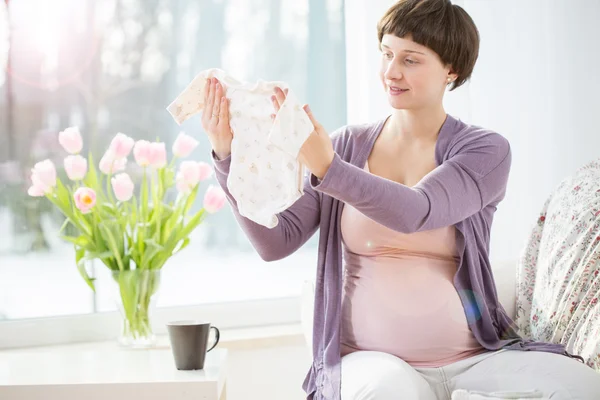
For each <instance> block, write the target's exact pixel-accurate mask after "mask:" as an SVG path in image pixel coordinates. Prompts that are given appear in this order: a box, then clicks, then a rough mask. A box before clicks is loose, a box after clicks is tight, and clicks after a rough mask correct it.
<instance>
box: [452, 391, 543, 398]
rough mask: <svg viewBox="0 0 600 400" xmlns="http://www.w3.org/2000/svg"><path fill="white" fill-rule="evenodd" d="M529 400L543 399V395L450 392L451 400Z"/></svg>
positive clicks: (530, 392)
mask: <svg viewBox="0 0 600 400" xmlns="http://www.w3.org/2000/svg"><path fill="white" fill-rule="evenodd" d="M500 399H511V400H531V399H542V400H543V399H545V397H544V394H543V393H542V392H540V391H539V390H529V391H525V392H490V393H488V392H480V391H477V390H465V389H457V390H455V391H453V392H452V400H500Z"/></svg>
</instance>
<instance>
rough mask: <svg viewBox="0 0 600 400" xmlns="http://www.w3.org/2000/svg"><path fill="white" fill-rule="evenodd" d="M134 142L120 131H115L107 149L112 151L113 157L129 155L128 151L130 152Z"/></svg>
mask: <svg viewBox="0 0 600 400" xmlns="http://www.w3.org/2000/svg"><path fill="white" fill-rule="evenodd" d="M134 144H135V141H134V140H133V139H132V138H130V137H129V136H127V135H124V134H122V133H117V135H116V136H115V137H114V138H113V140H112V142H110V147H109V148H108V150H109V151H110V152H111V153H112V155H113V158H115V159H120V158H125V157H127V156H128V155H129V153H131V149H133V145H134Z"/></svg>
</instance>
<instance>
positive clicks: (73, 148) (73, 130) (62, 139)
mask: <svg viewBox="0 0 600 400" xmlns="http://www.w3.org/2000/svg"><path fill="white" fill-rule="evenodd" d="M58 142H59V143H60V145H61V146H62V147H63V148H64V149H65V150H66V151H67V152H68V153H70V154H77V153H79V152H80V151H81V149H82V148H83V139H82V138H81V133H79V128H78V127H76V126H73V127H70V128H67V129H65V130H64V131H62V132H60V133H59V134H58Z"/></svg>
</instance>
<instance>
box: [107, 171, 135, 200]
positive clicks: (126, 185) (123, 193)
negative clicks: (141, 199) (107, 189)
mask: <svg viewBox="0 0 600 400" xmlns="http://www.w3.org/2000/svg"><path fill="white" fill-rule="evenodd" d="M110 183H111V184H112V188H113V191H114V192H115V196H116V197H117V200H119V201H128V200H129V199H131V198H132V197H133V188H134V184H133V181H132V180H131V178H130V177H129V175H127V174H125V173H122V174H118V175H115V176H114V177H113V178H112V179H111V180H110Z"/></svg>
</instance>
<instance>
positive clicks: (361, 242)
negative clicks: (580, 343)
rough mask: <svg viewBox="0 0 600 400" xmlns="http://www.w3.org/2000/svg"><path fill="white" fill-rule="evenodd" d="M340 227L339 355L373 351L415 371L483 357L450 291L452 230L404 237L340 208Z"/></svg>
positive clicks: (454, 262) (453, 265)
mask: <svg viewBox="0 0 600 400" xmlns="http://www.w3.org/2000/svg"><path fill="white" fill-rule="evenodd" d="M365 169H366V170H367V171H368V165H367V166H366V167H365ZM399 206H400V207H401V206H402V205H399ZM341 228H342V244H343V248H344V287H343V294H342V296H343V300H342V326H341V353H342V354H341V355H342V356H344V355H346V354H348V353H351V352H353V351H357V350H374V351H382V352H386V353H390V354H393V355H395V356H397V357H400V358H401V359H403V360H404V361H406V362H408V363H409V364H411V365H412V366H415V367H439V366H443V365H446V364H450V363H452V362H455V361H458V360H461V359H464V358H468V357H471V356H473V355H475V354H479V353H482V352H485V351H487V350H486V349H485V348H484V347H482V346H481V345H480V344H479V343H478V342H477V340H476V339H475V337H474V336H473V333H472V332H471V330H470V329H469V326H468V325H467V318H466V316H465V312H464V309H463V306H462V303H461V300H460V297H459V296H458V293H457V291H456V289H455V287H454V283H453V278H454V274H455V273H456V268H457V265H458V261H459V259H458V256H457V251H456V243H455V228H454V227H453V226H449V227H445V228H440V229H435V230H430V231H423V232H417V233H412V234H403V233H400V232H396V231H394V230H391V229H389V228H387V227H385V226H383V225H381V224H379V223H377V222H375V221H373V220H372V219H370V218H368V217H367V216H365V215H364V214H362V213H361V212H360V211H358V210H356V209H355V208H354V207H352V206H350V205H348V204H346V205H344V209H343V211H342V221H341Z"/></svg>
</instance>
